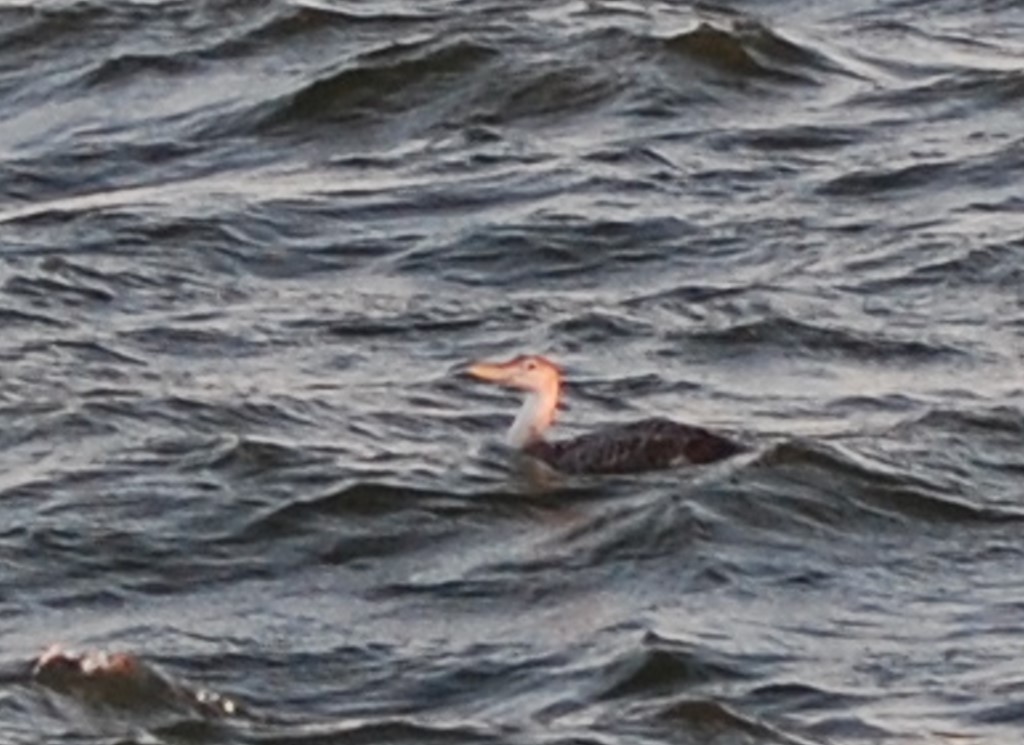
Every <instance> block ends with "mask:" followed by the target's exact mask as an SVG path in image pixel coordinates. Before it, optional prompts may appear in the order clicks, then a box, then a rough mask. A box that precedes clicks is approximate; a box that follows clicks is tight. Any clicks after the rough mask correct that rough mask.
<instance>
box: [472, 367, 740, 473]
mask: <svg viewBox="0 0 1024 745" xmlns="http://www.w3.org/2000/svg"><path fill="white" fill-rule="evenodd" d="M467 372H468V373H469V375H471V376H472V377H474V378H476V379H477V380H482V381H486V382H488V383H496V384H498V385H500V386H503V387H506V388H514V389H517V390H520V391H524V392H525V393H526V397H525V399H524V401H523V406H522V408H521V409H520V410H519V413H518V414H517V415H516V418H515V420H514V421H513V422H512V427H511V429H509V431H508V437H507V442H508V444H509V445H510V446H511V447H513V448H515V449H517V450H521V451H522V452H524V453H526V454H527V455H530V456H533V457H534V458H538V459H540V460H542V461H544V462H545V463H547V464H548V465H549V466H551V467H552V468H554V469H555V470H557V471H561V472H563V473H571V474H582V473H635V472H639V471H650V470H654V469H659V468H671V467H673V466H677V465H683V464H699V463H712V462H714V461H717V460H721V459H723V458H727V457H729V456H730V455H734V454H735V453H738V452H740V451H741V450H742V449H743V448H742V447H741V446H740V445H738V444H737V443H735V442H733V441H732V440H729V439H727V438H725V437H723V436H721V435H717V434H715V433H713V432H709V431H708V430H706V429H703V428H701V427H695V426H692V425H689V424H681V423H679V422H674V421H672V420H670V419H665V418H662V417H657V418H653V419H644V420H641V421H638V422H632V423H630V424H620V425H616V426H612V427H608V428H605V429H600V430H598V431H596V432H592V433H589V434H585V435H582V436H580V437H576V438H574V439H571V440H555V441H548V440H545V439H544V433H545V432H547V430H548V429H549V428H550V427H551V425H552V424H553V423H554V420H555V411H556V409H557V408H558V406H559V396H560V394H561V390H562V380H563V379H562V371H561V370H560V369H559V367H558V366H557V365H556V364H555V363H553V362H552V361H551V360H549V359H547V358H545V357H541V356H540V355H522V356H519V357H515V358H514V359H511V360H509V361H508V362H496V363H495V362H477V363H474V364H472V365H470V366H469V368H468V370H467Z"/></svg>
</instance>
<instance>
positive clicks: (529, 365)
mask: <svg viewBox="0 0 1024 745" xmlns="http://www.w3.org/2000/svg"><path fill="white" fill-rule="evenodd" d="M526 369H527V370H536V369H537V363H536V362H535V361H534V360H527V361H526Z"/></svg>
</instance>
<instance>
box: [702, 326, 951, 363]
mask: <svg viewBox="0 0 1024 745" xmlns="http://www.w3.org/2000/svg"><path fill="white" fill-rule="evenodd" d="M692 338H693V339H694V340H696V341H699V342H702V343H713V344H715V345H716V346H720V347H722V348H725V347H729V346H733V345H738V346H741V347H742V348H743V349H744V350H746V351H747V352H752V350H753V349H755V348H757V349H760V350H762V351H763V350H764V349H765V348H767V349H779V350H784V351H785V353H786V354H792V353H793V352H794V351H800V350H804V351H809V352H813V353H816V354H834V355H837V356H840V357H848V358H851V359H855V360H878V361H886V362H891V361H893V360H895V359H899V360H902V361H903V362H907V363H927V362H933V361H941V360H948V359H951V358H960V357H964V356H966V354H967V353H966V352H965V351H964V350H962V349H960V348H958V347H955V346H951V345H948V344H938V343H936V342H932V341H922V340H920V339H899V338H893V337H892V336H889V335H887V334H883V333H867V332H864V331H859V330H854V329H848V328H839V327H835V326H826V325H822V324H819V323H812V322H811V321H809V320H806V319H799V320H798V319H794V318H786V317H781V316H776V317H772V318H765V319H761V320H757V321H745V322H741V323H737V324H733V325H729V326H725V327H724V328H718V329H711V330H707V331H697V332H696V333H693V334H692Z"/></svg>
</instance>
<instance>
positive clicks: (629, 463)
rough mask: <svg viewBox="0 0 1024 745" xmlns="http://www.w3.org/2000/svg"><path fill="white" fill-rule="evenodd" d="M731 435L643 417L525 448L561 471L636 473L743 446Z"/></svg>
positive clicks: (724, 454)
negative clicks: (730, 436)
mask: <svg viewBox="0 0 1024 745" xmlns="http://www.w3.org/2000/svg"><path fill="white" fill-rule="evenodd" d="M741 450H742V447H740V446H739V445H738V444H737V443H735V442H733V441H732V440H729V439H726V438H725V437H722V436H721V435H716V434H715V433H714V432H709V431H708V430H706V429H703V428H701V427H694V426H691V425H688V424H680V423H679V422H673V421H672V420H670V419H662V418H658V419H644V420H642V421H639V422H632V423H630V424H622V425H619V426H616V427H609V428H607V429H601V430H598V431H597V432H591V433H589V434H586V435H582V436H580V437H576V438H574V439H571V440H556V441H554V442H548V441H547V440H535V441H533V442H531V443H529V444H527V445H526V446H525V447H524V448H523V452H525V453H527V454H528V455H532V456H533V457H535V458H539V459H540V460H542V461H544V462H545V463H547V464H548V465H549V466H551V467H552V468H554V469H556V470H558V471H561V472H563V473H573V474H579V473H635V472H638V471H653V470H657V469H661V468H672V467H673V466H678V465H685V464H694V465H698V464H703V463H713V462H715V461H717V460H722V459H723V458H728V457H729V456H731V455H735V454H736V453H738V452H740V451H741Z"/></svg>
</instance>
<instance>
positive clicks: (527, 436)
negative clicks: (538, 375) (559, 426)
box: [508, 387, 558, 449]
mask: <svg viewBox="0 0 1024 745" xmlns="http://www.w3.org/2000/svg"><path fill="white" fill-rule="evenodd" d="M556 408H558V388H557V387H554V388H552V389H550V390H543V391H530V392H529V393H528V394H527V395H526V398H525V399H524V400H523V406H522V408H520V409H519V413H518V414H516V419H515V421H514V422H512V428H511V429H510V430H509V431H508V444H509V445H510V446H511V447H514V448H516V449H522V448H524V447H526V446H527V445H529V444H530V443H532V442H537V441H538V440H541V439H543V437H544V432H545V431H546V430H547V429H548V427H550V426H551V423H552V422H553V421H554V419H555V409H556Z"/></svg>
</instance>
